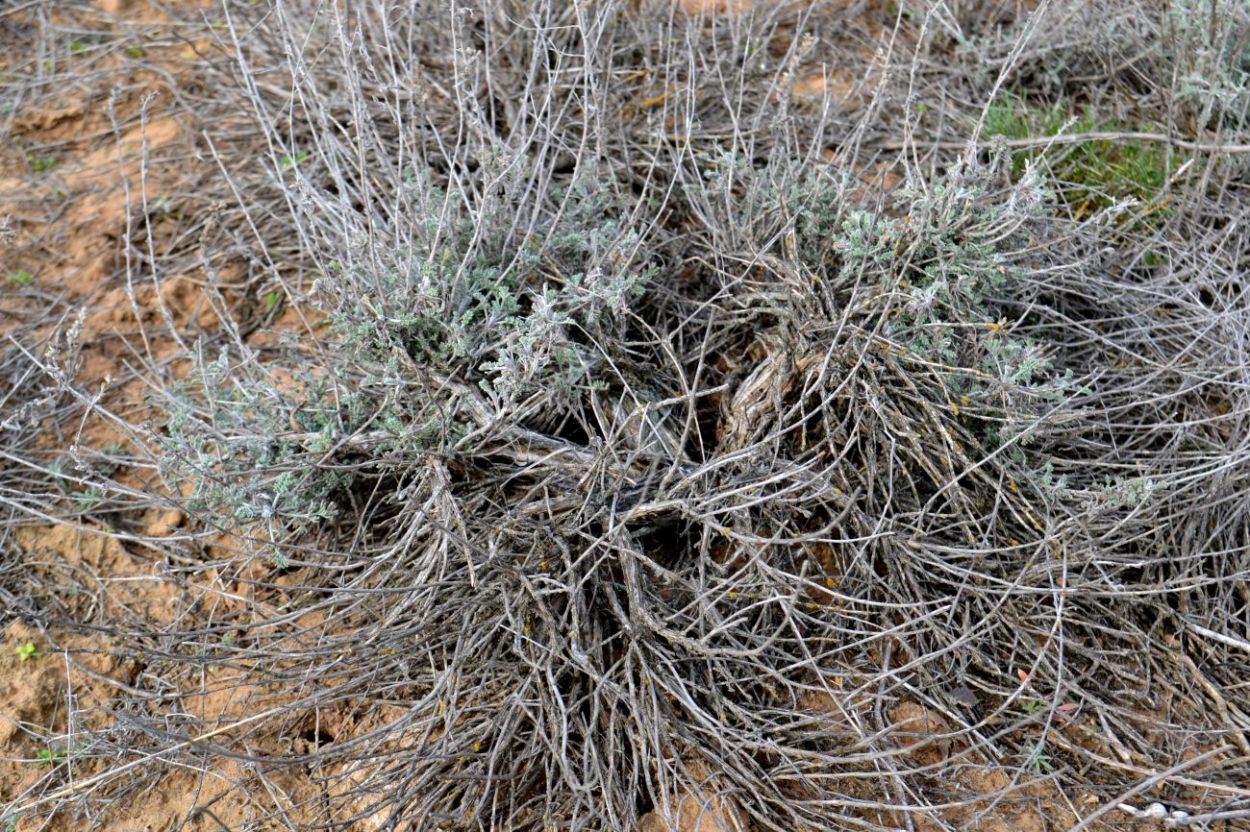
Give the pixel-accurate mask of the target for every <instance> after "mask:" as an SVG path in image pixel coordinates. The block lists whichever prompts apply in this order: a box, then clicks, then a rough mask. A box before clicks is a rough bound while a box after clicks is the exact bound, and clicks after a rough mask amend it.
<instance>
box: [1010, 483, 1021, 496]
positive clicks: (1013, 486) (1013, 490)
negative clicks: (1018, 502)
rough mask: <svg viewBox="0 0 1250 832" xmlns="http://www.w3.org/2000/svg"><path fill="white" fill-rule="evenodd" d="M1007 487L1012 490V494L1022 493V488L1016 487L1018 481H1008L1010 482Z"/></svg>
mask: <svg viewBox="0 0 1250 832" xmlns="http://www.w3.org/2000/svg"><path fill="white" fill-rule="evenodd" d="M1007 487H1008V488H1010V489H1011V493H1012V494H1019V493H1020V486H1018V485H1016V481H1015V480H1008V481H1007Z"/></svg>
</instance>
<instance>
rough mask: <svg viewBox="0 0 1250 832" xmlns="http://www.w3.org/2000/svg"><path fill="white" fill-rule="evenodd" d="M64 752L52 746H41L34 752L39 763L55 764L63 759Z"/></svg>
mask: <svg viewBox="0 0 1250 832" xmlns="http://www.w3.org/2000/svg"><path fill="white" fill-rule="evenodd" d="M66 756H67V755H66V753H65V752H64V751H58V750H56V749H53V748H41V749H39V751H37V752H36V753H35V757H36V758H37V759H38V761H39V764H40V765H44V766H55V765H60V764H61V763H62V762H64V761H65V757H66Z"/></svg>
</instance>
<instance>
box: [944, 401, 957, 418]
mask: <svg viewBox="0 0 1250 832" xmlns="http://www.w3.org/2000/svg"><path fill="white" fill-rule="evenodd" d="M947 404H948V405H950V409H951V413H954V414H955V415H956V416H958V415H959V405H957V404H955V403H954V402H947Z"/></svg>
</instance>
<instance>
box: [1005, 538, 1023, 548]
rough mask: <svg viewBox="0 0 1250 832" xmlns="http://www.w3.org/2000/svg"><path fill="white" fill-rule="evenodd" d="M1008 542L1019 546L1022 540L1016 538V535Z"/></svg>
mask: <svg viewBox="0 0 1250 832" xmlns="http://www.w3.org/2000/svg"><path fill="white" fill-rule="evenodd" d="M1007 542H1008V543H1010V544H1011V545H1012V546H1019V545H1020V541H1019V540H1017V539H1016V538H1014V537H1013V538H1012V539H1011V540H1008V541H1007Z"/></svg>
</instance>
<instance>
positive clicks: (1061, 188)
mask: <svg viewBox="0 0 1250 832" xmlns="http://www.w3.org/2000/svg"><path fill="white" fill-rule="evenodd" d="M984 125H985V135H986V137H987V138H992V137H995V136H1002V137H1003V138H1006V139H1033V138H1036V139H1047V138H1054V137H1060V136H1064V135H1079V134H1083V133H1106V134H1115V133H1132V132H1136V131H1141V130H1149V125H1130V124H1121V123H1118V122H1115V121H1109V120H1102V119H1099V118H1097V117H1096V116H1094V115H1093V114H1092V113H1089V112H1082V111H1079V110H1073V109H1070V108H1069V107H1067V106H1065V105H1064V104H1062V103H1056V104H1053V105H1050V106H1038V105H1036V104H1033V103H1030V102H1028V101H1026V100H1024V99H1021V98H1018V97H1013V96H1008V97H1006V98H1004V99H1003V100H1001V101H998V102H996V103H994V104H993V105H991V106H990V108H989V110H988V111H987V112H986V114H985V122H984ZM1043 152H1045V154H1046V164H1047V167H1048V169H1049V172H1050V176H1051V179H1052V180H1053V182H1054V188H1055V191H1056V194H1057V196H1059V197H1060V198H1061V199H1062V200H1063V201H1064V202H1066V203H1067V204H1068V206H1069V207H1070V208H1071V209H1072V210H1073V212H1074V213H1075V214H1077V216H1078V217H1080V216H1084V215H1087V214H1090V213H1092V212H1093V211H1096V210H1100V209H1103V208H1108V207H1110V206H1111V205H1113V204H1115V203H1117V202H1119V201H1121V200H1124V199H1136V200H1139V201H1142V202H1146V203H1149V204H1151V205H1152V207H1151V212H1161V211H1163V210H1164V207H1163V206H1162V205H1154V204H1153V202H1152V201H1153V200H1155V199H1156V198H1157V197H1158V194H1159V191H1160V189H1161V188H1162V187H1163V186H1164V185H1165V184H1166V182H1167V177H1168V172H1169V170H1170V169H1171V167H1173V166H1176V165H1179V164H1180V163H1181V162H1183V161H1184V160H1183V159H1179V160H1178V159H1172V158H1171V155H1170V154H1171V151H1170V150H1169V148H1167V146H1166V145H1160V144H1155V143H1150V142H1145V141H1141V140H1138V139H1133V138H1130V137H1128V136H1125V137H1124V138H1105V139H1091V140H1089V141H1083V142H1079V143H1077V144H1073V145H1065V144H1059V145H1056V146H1055V147H1052V148H1049V149H1046V150H1045V151H1043V150H1042V149H1040V148H1022V149H1019V150H1015V151H1014V152H1012V154H1011V172H1012V177H1013V178H1014V179H1015V180H1017V181H1019V180H1020V179H1021V178H1022V177H1023V176H1024V174H1025V170H1026V167H1027V165H1028V164H1030V163H1038V162H1039V161H1040V159H1041V154H1042V153H1043Z"/></svg>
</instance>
